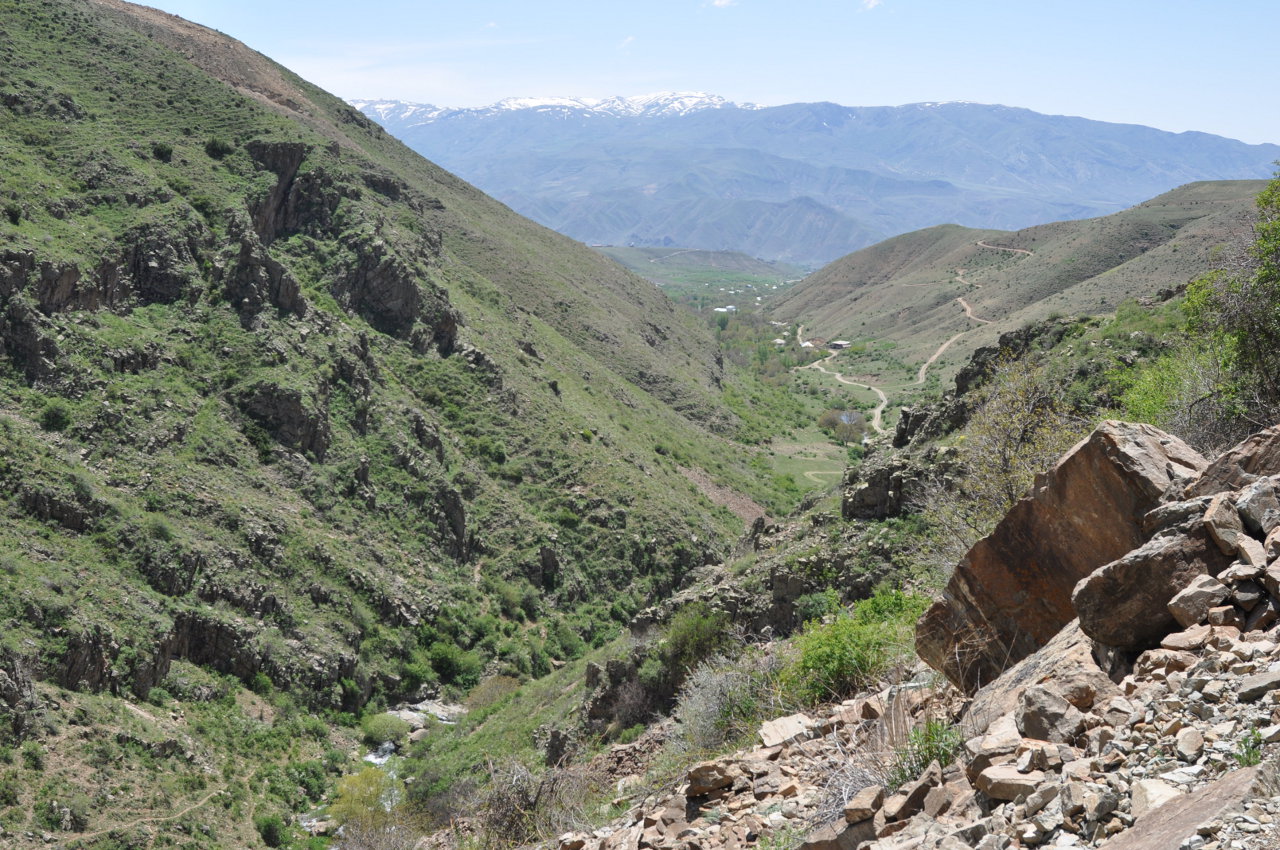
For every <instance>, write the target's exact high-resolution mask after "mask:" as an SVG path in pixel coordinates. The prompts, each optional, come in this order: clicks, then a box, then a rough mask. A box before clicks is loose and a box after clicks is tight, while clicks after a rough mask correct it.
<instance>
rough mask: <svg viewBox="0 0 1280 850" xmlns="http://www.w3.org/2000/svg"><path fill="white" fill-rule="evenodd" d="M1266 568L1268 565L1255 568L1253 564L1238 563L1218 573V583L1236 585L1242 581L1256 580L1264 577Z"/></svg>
mask: <svg viewBox="0 0 1280 850" xmlns="http://www.w3.org/2000/svg"><path fill="white" fill-rule="evenodd" d="M1264 567H1266V564H1262V565H1261V566H1257V567H1255V566H1253V565H1251V564H1246V563H1245V562H1244V561H1236V562H1235V563H1234V564H1232V565H1231V566H1229V567H1227V568H1226V569H1225V570H1223V571H1222V572H1220V573H1218V581H1220V582H1222V583H1223V584H1236V583H1238V582H1242V581H1249V580H1256V579H1257V578H1258V577H1259V576H1260V575H1262V570H1263V568H1264Z"/></svg>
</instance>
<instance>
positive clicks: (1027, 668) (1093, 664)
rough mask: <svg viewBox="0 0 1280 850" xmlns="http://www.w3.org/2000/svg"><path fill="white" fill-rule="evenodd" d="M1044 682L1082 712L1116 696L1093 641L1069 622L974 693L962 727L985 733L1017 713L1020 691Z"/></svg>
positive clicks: (1075, 622)
mask: <svg viewBox="0 0 1280 850" xmlns="http://www.w3.org/2000/svg"><path fill="white" fill-rule="evenodd" d="M1046 681H1047V682H1052V683H1053V690H1054V692H1056V693H1058V694H1060V695H1061V696H1062V697H1063V698H1064V699H1066V700H1067V702H1069V703H1071V704H1072V705H1074V706H1075V707H1076V708H1078V709H1081V710H1082V711H1087V710H1088V709H1090V708H1091V707H1092V706H1093V704H1094V702H1095V701H1100V700H1101V701H1105V700H1106V699H1109V698H1110V697H1112V696H1115V695H1117V694H1118V693H1119V690H1118V689H1117V688H1116V685H1115V683H1114V682H1112V681H1111V678H1110V677H1109V676H1107V674H1106V673H1105V672H1104V671H1103V670H1102V668H1101V667H1099V666H1098V662H1097V660H1096V659H1095V658H1094V654H1093V641H1092V640H1090V639H1089V638H1088V636H1086V635H1085V634H1084V633H1083V632H1082V631H1080V624H1079V623H1078V622H1077V621H1075V620H1072V621H1071V622H1070V623H1068V624H1067V625H1065V626H1063V627H1062V630H1061V631H1060V632H1058V634H1057V635H1055V636H1054V637H1053V639H1052V640H1051V641H1049V643H1047V644H1045V646H1044V647H1043V648H1042V649H1040V650H1038V651H1037V652H1035V653H1033V654H1031V655H1029V656H1027V657H1026V658H1024V659H1022V660H1021V661H1019V662H1018V663H1017V664H1015V665H1014V666H1013V667H1012V668H1010V669H1009V670H1008V671H1007V672H1005V674H1004V675H1002V676H1000V678H998V679H996V680H995V681H994V682H991V683H990V684H988V685H986V686H985V687H983V688H982V690H980V691H978V693H977V694H975V695H974V697H973V701H972V702H971V703H970V705H969V710H968V712H967V713H966V715H965V723H966V725H967V726H968V727H969V728H972V729H974V730H975V732H978V733H981V732H984V731H986V730H987V728H988V726H990V725H991V723H992V722H993V721H995V720H996V719H997V718H1000V717H1003V716H1005V715H1012V714H1013V713H1014V712H1016V711H1017V709H1018V707H1019V705H1020V703H1021V697H1022V691H1023V689H1024V688H1026V687H1027V686H1028V685H1030V684H1032V683H1035V682H1046ZM1010 729H1011V731H1012V734H1013V735H1014V736H1015V737H1016V735H1017V730H1016V728H1013V726H1012V725H1011V726H1010ZM975 775H976V774H975Z"/></svg>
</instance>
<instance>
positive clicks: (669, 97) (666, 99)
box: [351, 92, 762, 124]
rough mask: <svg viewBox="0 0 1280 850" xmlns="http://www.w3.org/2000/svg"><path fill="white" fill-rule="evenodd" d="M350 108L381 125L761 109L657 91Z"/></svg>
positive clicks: (362, 103) (368, 103) (373, 103)
mask: <svg viewBox="0 0 1280 850" xmlns="http://www.w3.org/2000/svg"><path fill="white" fill-rule="evenodd" d="M351 105H352V106H354V107H355V108H356V109H358V110H360V111H361V112H363V113H365V114H366V115H368V116H370V117H372V118H375V119H377V120H378V121H379V122H381V123H384V124H385V123H388V122H396V123H400V122H408V123H410V124H425V123H429V122H431V121H434V120H436V119H438V118H442V117H446V116H459V115H496V114H498V113H503V112H519V111H533V112H542V113H552V114H560V115H565V116H567V115H572V114H581V115H608V116H613V117H646V118H654V117H669V116H678V115H689V114H691V113H694V112H700V111H702V110H704V109H761V108H762V107H760V106H757V105H756V104H754V103H733V102H732V101H729V100H726V99H725V98H723V97H720V96H719V95H714V94H707V93H706V92H654V93H652V94H642V95H633V96H631V97H622V96H615V97H608V98H590V97H508V98H505V99H503V100H500V101H498V102H497V103H493V104H490V105H489V106H483V107H479V108H475V109H460V108H440V107H436V106H431V105H428V104H423V103H408V102H405V101H398V100H372V99H370V100H353V101H351Z"/></svg>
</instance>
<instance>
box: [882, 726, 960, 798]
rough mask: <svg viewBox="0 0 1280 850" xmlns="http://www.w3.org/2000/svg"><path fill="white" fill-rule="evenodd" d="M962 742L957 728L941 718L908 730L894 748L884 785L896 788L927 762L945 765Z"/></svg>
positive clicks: (954, 754)
mask: <svg viewBox="0 0 1280 850" xmlns="http://www.w3.org/2000/svg"><path fill="white" fill-rule="evenodd" d="M962 743H964V742H963V740H962V737H961V735H960V727H958V726H956V725H955V724H954V723H947V722H945V721H942V720H928V721H926V722H925V724H924V725H923V726H919V727H916V728H915V729H912V730H911V732H910V733H909V734H908V735H907V741H906V743H905V744H904V745H903V746H901V747H899V748H897V749H896V750H895V751H894V754H893V763H892V765H891V766H890V770H889V776H888V783H887V784H888V787H890V788H897V787H899V786H901V785H902V784H903V783H906V782H910V781H911V780H913V779H915V778H916V777H917V776H919V775H920V774H921V773H923V772H924V769H925V768H926V767H928V766H929V763H930V762H934V761H936V762H937V763H938V764H940V765H942V766H943V767H946V766H947V765H949V764H950V763H951V761H952V759H954V758H955V757H956V753H957V752H959V750H960V745H961V744H962Z"/></svg>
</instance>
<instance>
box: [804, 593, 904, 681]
mask: <svg viewBox="0 0 1280 850" xmlns="http://www.w3.org/2000/svg"><path fill="white" fill-rule="evenodd" d="M928 603H929V600H928V598H927V597H924V596H918V595H914V594H908V593H903V592H902V591H899V590H891V589H881V590H879V591H877V592H876V594H875V595H874V596H872V597H871V598H869V599H866V600H864V601H861V602H857V603H855V604H854V606H853V611H852V613H849V614H844V615H840V616H837V617H835V618H834V619H833V620H831V621H830V622H820V621H812V622H810V623H808V624H806V626H805V630H804V632H803V633H802V634H800V635H799V636H798V637H797V638H796V639H795V644H796V653H797V655H796V659H795V661H794V662H793V664H792V665H791V666H790V667H789V668H788V669H787V670H786V671H784V673H783V681H784V682H785V683H786V684H787V686H788V690H789V691H790V692H791V693H793V694H794V695H795V696H796V698H797V699H799V700H800V701H802V702H804V703H807V704H810V705H815V704H817V703H819V702H824V701H834V700H839V699H843V698H844V697H846V696H848V695H850V694H853V693H856V692H857V691H858V690H859V689H861V688H864V687H867V686H868V685H871V684H873V683H874V682H876V681H877V680H878V679H879V678H880V677H881V676H883V675H884V674H885V673H886V672H888V671H889V669H890V668H892V667H893V666H894V665H896V664H899V663H901V662H902V661H903V660H904V659H905V658H908V657H910V656H911V653H912V650H911V646H912V643H911V641H912V635H913V634H914V629H915V622H916V620H917V619H919V617H920V615H921V614H922V613H924V609H925V608H926V607H928Z"/></svg>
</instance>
